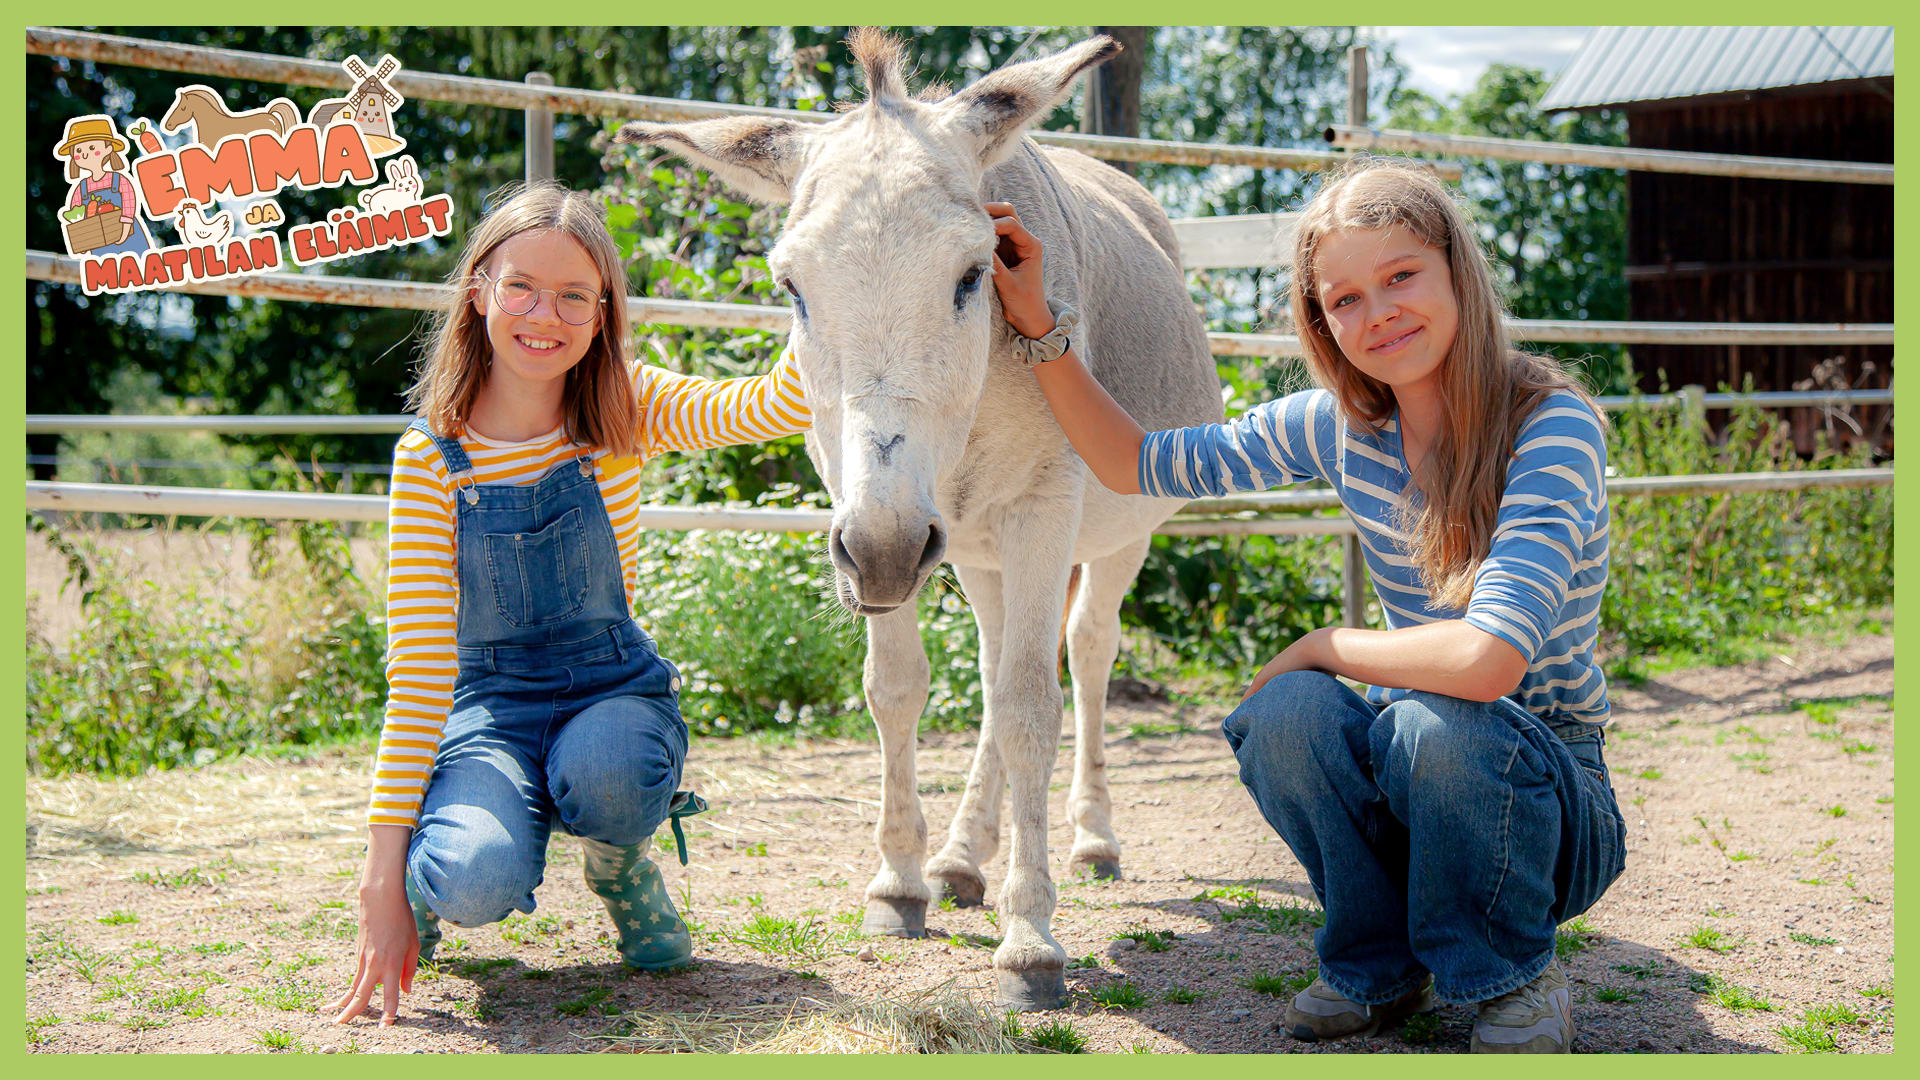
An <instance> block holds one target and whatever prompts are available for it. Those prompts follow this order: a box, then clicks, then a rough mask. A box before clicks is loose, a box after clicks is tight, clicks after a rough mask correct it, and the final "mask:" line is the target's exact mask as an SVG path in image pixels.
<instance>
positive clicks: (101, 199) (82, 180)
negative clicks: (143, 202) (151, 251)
mask: <svg viewBox="0 0 1920 1080" xmlns="http://www.w3.org/2000/svg"><path fill="white" fill-rule="evenodd" d="M126 149H127V143H126V140H125V139H122V138H121V137H120V135H119V133H118V132H116V131H114V128H113V120H112V118H111V117H107V116H81V117H76V118H74V119H72V120H69V121H67V131H66V138H65V139H64V140H62V141H61V143H60V146H59V148H58V149H56V150H55V151H54V152H53V156H54V157H57V158H65V159H66V161H67V179H69V180H73V181H75V183H74V185H73V188H72V190H71V191H69V192H68V193H67V202H66V205H67V210H66V213H65V214H64V215H63V217H64V218H66V219H67V220H68V221H70V222H71V221H74V220H83V219H84V218H86V217H87V216H90V215H92V214H108V213H111V214H116V215H118V217H119V219H120V227H119V228H118V229H117V230H115V229H113V228H112V227H111V224H110V225H109V228H108V229H107V232H106V236H107V238H108V239H109V241H110V242H109V243H108V244H107V246H105V247H97V248H92V249H90V250H89V251H87V252H86V254H89V255H122V254H129V255H138V254H140V253H141V252H144V251H146V250H147V249H148V248H150V247H152V246H153V243H152V241H151V240H150V239H149V238H148V237H147V229H146V226H145V225H143V224H142V223H141V221H140V210H139V207H140V199H139V197H138V195H137V194H136V193H135V189H134V186H133V176H132V175H131V174H130V173H129V172H128V171H127V159H126V156H125V154H126ZM76 209H80V210H82V213H80V214H74V212H73V211H74V210H76ZM116 237H117V239H116ZM73 254H75V255H78V254H81V252H77V251H76V252H73Z"/></svg>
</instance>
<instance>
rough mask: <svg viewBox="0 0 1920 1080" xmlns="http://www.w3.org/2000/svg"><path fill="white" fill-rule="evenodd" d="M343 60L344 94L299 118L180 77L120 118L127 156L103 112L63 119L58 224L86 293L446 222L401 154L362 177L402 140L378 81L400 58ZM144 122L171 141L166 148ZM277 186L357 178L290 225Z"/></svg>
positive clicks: (282, 101) (266, 266)
mask: <svg viewBox="0 0 1920 1080" xmlns="http://www.w3.org/2000/svg"><path fill="white" fill-rule="evenodd" d="M341 66H342V67H343V68H344V69H345V70H346V72H347V74H348V76H349V77H350V78H352V79H353V80H354V81H355V84H354V88H353V91H352V93H351V94H349V95H348V96H347V97H344V98H330V99H327V100H325V101H321V102H319V103H318V104H316V105H315V106H314V107H313V109H312V110H311V111H310V112H309V113H308V114H307V118H306V119H305V120H302V119H301V115H300V110H299V108H298V106H296V105H295V104H294V103H293V102H292V101H291V100H289V99H287V98H284V97H281V98H275V99H273V100H272V101H270V102H268V103H267V104H266V105H265V106H264V107H262V108H258V109H241V110H238V111H235V110H234V109H231V108H229V105H228V103H227V102H226V101H225V100H224V99H223V98H222V97H221V96H220V95H219V94H218V93H217V92H215V91H214V90H213V89H212V88H210V87H207V86H200V85H194V86H184V87H181V88H180V89H179V90H177V91H175V92H174V96H173V101H172V103H171V105H169V107H168V108H167V110H166V112H165V113H164V114H162V117H161V120H160V123H159V124H158V125H153V124H150V123H148V122H147V121H146V120H137V121H135V122H134V123H133V124H132V125H130V126H129V127H128V129H127V134H128V135H129V136H131V137H132V138H133V139H134V140H137V145H138V148H139V151H140V156H139V157H138V159H137V160H133V161H131V162H130V161H129V158H128V154H129V151H130V150H131V149H132V146H131V145H130V144H129V141H128V139H127V138H125V137H122V136H121V134H120V133H119V131H118V130H116V128H115V127H114V121H113V119H112V118H111V117H108V116H105V115H92V116H82V117H78V118H76V119H74V120H71V121H69V122H68V123H67V127H66V132H65V134H64V136H63V138H62V139H61V141H60V145H59V146H58V147H56V148H55V149H54V156H55V157H56V158H57V159H59V160H61V161H63V162H65V163H66V175H67V179H68V180H71V181H73V185H72V187H71V188H70V189H69V191H68V193H67V199H66V201H65V202H64V203H63V204H62V210H61V219H62V222H61V224H62V231H63V232H64V234H65V240H66V246H67V253H68V254H69V255H72V256H74V257H76V258H79V259H80V260H81V284H82V287H83V288H84V289H85V291H86V292H87V294H88V295H90V296H91V295H95V294H99V293H121V292H131V291H135V290H140V289H154V288H165V287H169V286H177V285H183V284H188V283H192V282H199V281H211V280H215V279H220V278H229V277H236V276H241V275H245V274H255V273H262V272H265V271H268V270H279V269H282V268H283V264H284V263H285V262H287V261H291V262H292V263H294V264H295V265H298V266H308V265H312V264H314V263H322V262H328V261H331V260H333V259H340V258H345V257H347V256H350V255H355V254H359V253H361V252H365V251H379V250H384V249H386V248H391V247H398V246H402V245H406V244H413V243H418V242H419V241H421V240H424V239H426V238H427V237H429V236H446V235H447V234H448V233H450V232H451V231H452V220H451V219H452V215H453V200H452V199H450V198H449V197H447V196H446V195H432V196H429V195H427V194H426V184H425V182H426V174H425V173H423V172H422V171H421V170H420V167H419V165H418V164H417V163H416V162H415V161H414V160H413V158H411V157H408V156H404V155H403V156H400V157H392V158H390V160H388V161H387V162H386V165H385V174H386V180H387V182H386V183H385V184H383V185H380V186H379V187H370V186H369V185H372V184H373V183H374V182H375V181H377V180H378V179H379V178H380V171H379V170H378V169H377V168H376V166H375V163H374V162H375V159H376V158H381V157H388V156H389V155H392V154H395V153H397V152H398V151H400V150H402V149H404V148H405V147H406V145H407V144H406V141H405V140H404V139H402V138H400V137H399V136H398V135H396V134H395V133H394V127H393V116H394V110H396V109H397V108H398V107H399V106H400V104H401V102H402V101H403V100H404V99H403V98H402V97H401V96H400V95H399V94H398V93H396V92H394V90H393V89H392V87H391V86H389V85H388V80H389V79H391V78H392V77H393V74H394V73H395V72H397V71H399V70H400V62H399V61H398V60H396V59H394V58H393V57H392V56H383V57H381V58H380V62H379V64H378V66H376V67H375V68H374V69H373V70H372V71H369V70H368V69H367V66H366V65H365V64H364V63H362V62H361V60H360V58H359V57H348V58H347V59H346V60H345V61H344V62H343V63H342V65H341ZM156 126H157V127H158V130H159V131H161V132H166V133H168V134H170V135H175V136H177V137H178V138H180V139H182V140H183V142H182V144H181V145H179V146H177V147H174V148H172V149H169V148H168V147H167V146H166V144H165V142H163V141H162V139H161V138H160V135H159V134H158V132H156V131H155V127H156ZM289 187H291V188H294V189H296V190H302V191H318V190H323V189H329V188H333V189H338V188H365V190H361V191H358V192H357V193H355V194H354V195H353V196H352V197H351V198H349V199H348V204H347V205H346V206H344V207H338V208H335V209H333V210H330V211H328V213H327V215H326V218H325V220H323V221H314V222H307V223H302V224H289V223H287V221H286V216H285V213H284V212H283V211H282V209H281V207H280V204H279V202H278V201H277V200H275V199H274V198H273V196H274V195H276V194H278V193H279V192H280V191H282V190H284V189H286V188H289ZM223 204H225V205H223ZM355 204H357V207H356V205H355ZM282 224H286V225H287V228H286V236H285V240H284V243H285V250H284V251H283V248H282V243H283V241H282V237H281V235H280V234H279V233H278V232H276V231H275V229H276V227H278V226H280V225H282ZM163 225H164V226H171V228H172V230H173V233H174V235H175V236H176V237H177V238H178V242H177V243H175V244H173V245H172V246H167V247H157V246H156V245H155V243H154V236H155V233H154V231H153V228H152V227H153V226H163Z"/></svg>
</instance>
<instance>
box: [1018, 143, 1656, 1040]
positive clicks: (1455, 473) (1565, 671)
mask: <svg viewBox="0 0 1920 1080" xmlns="http://www.w3.org/2000/svg"><path fill="white" fill-rule="evenodd" d="M987 212H988V213H989V214H992V215H993V216H994V217H995V219H996V220H995V228H996V230H997V231H998V232H999V233H1000V234H1001V236H1003V237H1004V238H1006V240H1007V242H1008V243H1010V244H1011V245H1012V247H1013V250H1014V254H1015V256H1016V258H1015V260H1014V265H1013V267H1012V268H1011V269H1009V267H1008V266H1007V265H1006V264H1005V263H1003V262H1001V261H1000V260H998V259H996V260H995V263H994V277H993V283H994V287H995V288H996V289H997V290H999V293H1000V297H1001V301H1002V304H1003V308H1004V310H1005V313H1006V318H1007V322H1008V324H1009V325H1010V326H1011V327H1012V328H1013V329H1014V331H1015V332H1016V333H1019V334H1022V335H1024V336H1027V337H1041V336H1043V335H1046V334H1048V333H1049V331H1051V330H1053V329H1054V328H1055V321H1056V320H1055V314H1054V312H1052V311H1050V310H1049V304H1048V302H1047V299H1046V295H1045V291H1044V279H1043V278H1042V263H1041V250H1040V244H1039V241H1038V240H1036V239H1035V238H1034V237H1033V236H1032V235H1030V234H1029V233H1028V232H1027V231H1026V230H1025V229H1024V228H1022V227H1021V225H1020V223H1019V220H1018V218H1017V217H1016V216H1015V215H1014V212H1013V208H1012V207H1010V206H1008V205H1006V204H1004V203H997V204H990V205H989V206H988V207H987ZM1291 304H1292V313H1293V321H1294V325H1295V328H1296V329H1297V331H1298V332H1299V335H1300V341H1301V344H1302V346H1303V347H1304V349H1305V352H1306V356H1307V365H1308V367H1309V369H1310V370H1311V371H1312V373H1313V375H1314V378H1315V381H1316V382H1318V383H1319V384H1320V386H1321V389H1317V390H1307V391H1303V392H1301V393H1297V394H1293V395H1291V396H1288V397H1284V398H1281V399H1280V400H1278V401H1272V402H1268V403H1266V404H1263V405H1257V406H1255V407H1254V408H1252V409H1250V410H1248V411H1247V412H1246V414H1245V415H1243V416H1241V417H1239V418H1237V419H1235V420H1233V421H1232V422H1230V423H1226V424H1216V425H1209V426H1205V427H1197V428H1188V429H1185V430H1178V431H1156V432H1151V433H1149V432H1145V431H1142V430H1141V429H1140V426H1139V425H1138V424H1136V423H1134V421H1133V418H1132V417H1130V416H1128V415H1127V414H1126V412H1125V411H1124V410H1122V409H1121V408H1120V407H1119V406H1118V405H1116V404H1115V403H1114V401H1113V399H1112V398H1111V397H1109V396H1108V395H1107V393H1106V391H1105V390H1103V389H1101V387H1100V384H1099V383H1098V382H1096V381H1094V379H1093V377H1092V376H1091V375H1090V374H1089V373H1088V371H1087V368H1086V367H1085V366H1084V365H1083V364H1082V363H1081V361H1080V360H1079V358H1078V357H1076V356H1075V355H1074V353H1073V351H1072V349H1071V348H1069V349H1068V350H1067V351H1066V353H1065V354H1064V355H1061V356H1059V358H1058V359H1055V360H1051V361H1047V362H1045V363H1040V364H1037V365H1035V369H1034V370H1035V372H1036V375H1037V377H1038V380H1039V384H1040V389H1041V391H1042V392H1043V393H1044V394H1045V395H1046V398H1047V401H1048V403H1049V404H1050V405H1051V406H1052V408H1053V411H1054V415H1055V416H1056V417H1057V418H1058V420H1059V422H1060V426H1061V428H1063V429H1064V430H1065V432H1066V434H1067V436H1068V438H1070V439H1071V440H1072V442H1073V446H1074V449H1076V450H1078V451H1079V453H1080V456H1081V457H1082V458H1083V459H1084V460H1085V461H1086V463H1087V467H1088V468H1089V469H1090V470H1092V472H1093V473H1094V475H1095V476H1097V477H1099V478H1100V480H1101V482H1103V483H1105V484H1106V485H1107V486H1108V487H1110V488H1112V489H1113V490H1115V491H1119V492H1125V493H1133V492H1145V493H1147V494H1149V495H1156V496H1161V497H1167V496H1178V497H1180V498H1199V497H1202V496H1209V495H1224V494H1227V493H1229V492H1234V491H1250V490H1259V489H1262V488H1269V487H1274V486H1277V485H1280V484H1289V483H1299V482H1302V481H1307V480H1322V481H1325V482H1326V483H1328V484H1330V485H1332V486H1333V488H1334V490H1335V491H1336V492H1338V494H1339V496H1340V501H1341V503H1342V505H1343V506H1344V507H1345V509H1346V511H1347V514H1348V516H1349V517H1350V518H1351V519H1352V520H1353V522H1354V524H1355V525H1356V526H1357V527H1358V529H1359V533H1360V541H1361V545H1362V547H1363V548H1364V550H1365V552H1366V560H1367V569H1368V571H1369V574H1370V576H1371V577H1372V579H1373V584H1374V591H1375V592H1376V594H1377V595H1378V596H1379V598H1380V606H1381V610H1382V612H1383V613H1384V615H1385V617H1386V624H1387V628H1386V629H1384V630H1366V629H1358V628H1348V627H1330V628H1326V629H1322V630H1316V631H1314V632H1313V633H1310V634H1308V635H1306V636H1305V637H1303V638H1301V639H1300V640H1298V641H1296V642H1295V643H1294V644H1292V645H1291V646H1289V647H1288V648H1287V649H1286V650H1285V651H1284V652H1282V653H1281V654H1280V655H1279V656H1276V657H1274V658H1273V660H1272V661H1271V662H1269V663H1268V664H1267V665H1266V666H1265V667H1264V668H1262V669H1261V670H1260V672H1259V673H1258V674H1257V675H1256V676H1255V677H1254V679H1253V682H1252V685H1251V686H1250V687H1249V688H1248V691H1247V695H1246V697H1245V699H1244V700H1243V701H1242V702H1241V703H1240V706H1239V708H1237V709H1236V710H1234V712H1233V713H1232V714H1231V715H1230V716H1228V717H1227V718H1226V721H1225V723H1224V725H1223V727H1224V730H1225V734H1226V736H1227V741H1228V743H1229V744H1231V746H1232V748H1233V752H1234V755H1235V756H1236V757H1237V758H1238V760H1239V763H1240V778H1241V780H1242V781H1243V782H1244V783H1245V784H1246V785H1247V788H1248V790H1249V792H1250V793H1251V794H1252V796H1253V799H1254V802H1255V804H1256V805H1257V806H1258V807H1259V808H1260V812H1261V813H1262V814H1263V815H1264V816H1265V817H1266V819H1267V821H1268V823H1269V824H1271V825H1272V826H1273V827H1274V829H1275V830H1276V831H1277V832H1279V834H1280V836H1281V838H1282V839H1284V840H1285V841H1286V843H1287V846H1288V847H1290V848H1292V849H1293V853H1294V856H1295V857H1296V858H1298V859H1299V861H1300V864H1301V866H1302V867H1304V868H1305V870H1306V872H1307V877H1308V879H1309V880H1310V881H1311V882H1312V884H1313V889H1314V894H1315V895H1316V896H1317V897H1319V899H1320V902H1321V904H1322V905H1323V906H1324V907H1325V909H1326V925H1325V926H1324V927H1323V928H1322V929H1321V930H1320V931H1319V932H1318V933H1317V934H1316V935H1315V939H1314V945H1315V948H1316V950H1317V951H1318V953H1319V956H1320V971H1319V977H1318V978H1317V979H1316V980H1315V981H1314V983H1313V985H1312V986H1310V987H1308V988H1307V989H1305V990H1303V991H1301V992H1300V993H1299V994H1298V995H1297V996H1295V997H1294V999H1293V1000H1292V1002H1291V1003H1290V1004H1289V1005H1288V1007H1287V1010H1286V1015H1285V1018H1284V1020H1283V1023H1282V1026H1283V1028H1284V1029H1285V1030H1286V1031H1288V1032H1289V1033H1290V1034H1292V1035H1293V1036H1294V1037H1295V1038H1299V1039H1303V1040H1309V1041H1312V1040H1323V1039H1336V1038H1342V1037H1346V1036H1353V1035H1362V1034H1370V1033H1372V1032H1375V1031H1377V1030H1378V1029H1379V1027H1380V1026H1381V1024H1382V1023H1383V1022H1385V1021H1387V1020H1390V1019H1393V1018H1394V1017H1396V1016H1402V1015H1406V1014H1408V1013H1411V1012H1415V1011H1418V1010H1422V1009H1426V1008H1430V1007H1431V1001H1432V998H1433V996H1434V995H1435V994H1436V993H1437V994H1438V995H1439V996H1441V997H1444V998H1447V999H1450V1000H1453V1001H1458V1002H1470V1003H1475V1004H1477V1005H1478V1007H1479V1014H1478V1019H1477V1021H1476V1022H1475V1024H1474V1030H1473V1036H1472V1048H1473V1049H1474V1050H1475V1051H1486V1052H1496V1053H1526V1052H1536V1053H1537V1052H1565V1051H1567V1050H1569V1049H1570V1048H1571V1046H1572V1042H1573V1020H1572V1014H1571V1006H1570V1000H1569V994H1568V989H1567V980H1566V977H1565V976H1564V975H1563V974H1562V973H1561V972H1560V969H1559V967H1558V965H1556V964H1555V963H1554V930H1555V927H1556V926H1557V924H1559V923H1561V922H1564V921H1565V920H1567V919H1571V918H1573V917H1574V916H1576V915H1578V914H1580V913H1581V912H1583V911H1585V910H1586V909H1587V908H1588V907H1590V906H1592V904H1593V903H1594V902H1595V901H1596V900H1598V899H1599V898H1600V894H1601V893H1602V892H1603V891H1604V890H1605V889H1606V887H1607V886H1608V885H1609V884H1610V883H1611V882H1612V881H1613V880H1614V878H1616V877H1617V876H1619V874H1620V870H1621V867H1622V861H1623V859H1624V834H1625V830H1624V826H1623V823H1622V821H1621V817H1620V810H1619V806H1618V804H1617V803H1616V802H1615V799H1614V794H1613V789H1612V787H1611V785H1610V784H1609V782H1608V777H1607V769H1606V765H1605V763H1604V761H1603V760H1602V757H1601V745H1602V734H1601V725H1602V724H1603V723H1604V722H1605V721H1606V719H1607V714H1608V706H1607V686H1606V679H1605V677H1604V676H1603V675H1602V674H1601V671H1600V668H1599V666H1598V664H1597V663H1596V662H1595V659H1594V643H1595V640H1596V637H1597V634H1598V630H1599V610H1600V597H1601V593H1602V592H1603V591H1604V589H1605V588H1606V582H1607V494H1606V482H1605V479H1604V478H1605V475H1606V453H1607V451H1606V442H1605V439H1604V437H1603V434H1604V430H1605V427H1606V425H1605V421H1604V420H1603V419H1602V418H1601V415H1600V413H1599V411H1598V409H1597V408H1596V407H1595V405H1594V402H1593V399H1592V398H1590V397H1589V396H1588V395H1587V393H1586V392H1585V391H1584V390H1582V389H1581V387H1580V386H1579V384H1578V383H1577V382H1575V381H1574V380H1573V379H1572V378H1570V377H1569V376H1568V375H1567V374H1566V373H1565V372H1563V371H1562V370H1561V369H1560V368H1559V367H1558V366H1557V365H1555V364H1554V363H1552V362H1551V361H1549V360H1546V359H1543V358H1540V357H1535V356H1529V355H1527V354H1525V353H1522V352H1520V351H1518V350H1517V349H1515V348H1514V347H1513V345H1512V343H1511V342H1510V341H1509V340H1508V337H1507V332H1506V328H1505V326H1504V325H1503V323H1502V321H1501V304H1500V298H1499V294H1498V293H1497V291H1496V290H1495V288H1494V284H1493V274H1492V270H1491V267H1490V265H1489V263H1488V261H1487V257H1486V254H1485V253H1484V252H1483V251H1482V250H1481V248H1480V244H1479V241H1478V239H1477V234H1476V233H1475V231H1474V229H1473V225H1472V222H1471V221H1470V219H1469V218H1468V217H1467V215H1466V213H1465V212H1464V211H1463V210H1462V209H1461V207H1460V206H1459V205H1458V204H1457V203H1456V202H1455V200H1454V199H1453V198H1452V197H1450V196H1449V195H1448V194H1447V192H1446V190H1445V189H1444V188H1442V187H1441V186H1440V184H1439V183H1438V182H1437V181H1435V180H1434V179H1433V178H1432V177H1431V176H1429V175H1427V174H1425V173H1423V172H1421V171H1419V170H1417V169H1415V168H1413V167H1410V166H1406V165H1396V164H1390V163H1385V162H1379V161H1372V162H1365V161H1363V163H1362V164H1360V165H1359V166H1357V167H1355V168H1352V169H1350V170H1348V171H1347V172H1346V173H1345V174H1344V175H1341V176H1338V177H1335V178H1332V179H1330V180H1329V181H1328V182H1327V183H1326V185H1325V186H1324V187H1322V188H1321V190H1320V192H1319V194H1318V195H1317V196H1315V198H1314V199H1313V201H1312V202H1311V203H1310V204H1309V205H1308V207H1307V209H1306V211H1305V212H1304V213H1303V214H1302V216H1301V220H1300V222H1299V226H1298V231H1297V233H1296V234H1295V239H1294V249H1293V286H1292V300H1291ZM1059 321H1060V322H1061V323H1062V324H1063V325H1070V323H1069V321H1068V320H1066V319H1065V318H1061V319H1060V320H1059ZM1054 344H1055V345H1056V347H1057V342H1056V343H1054ZM1069 344H1071V342H1069ZM1349 587H1350V588H1351V587H1357V585H1356V583H1349ZM1335 676H1344V677H1345V678H1347V679H1350V680H1353V681H1355V682H1359V683H1365V684H1367V685H1368V687H1369V689H1368V690H1367V693H1366V695H1365V696H1364V697H1363V696H1361V695H1360V694H1356V693H1354V692H1353V691H1352V690H1349V689H1348V688H1347V687H1346V685H1345V684H1343V683H1341V682H1340V681H1338V680H1337V679H1336V678H1335Z"/></svg>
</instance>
